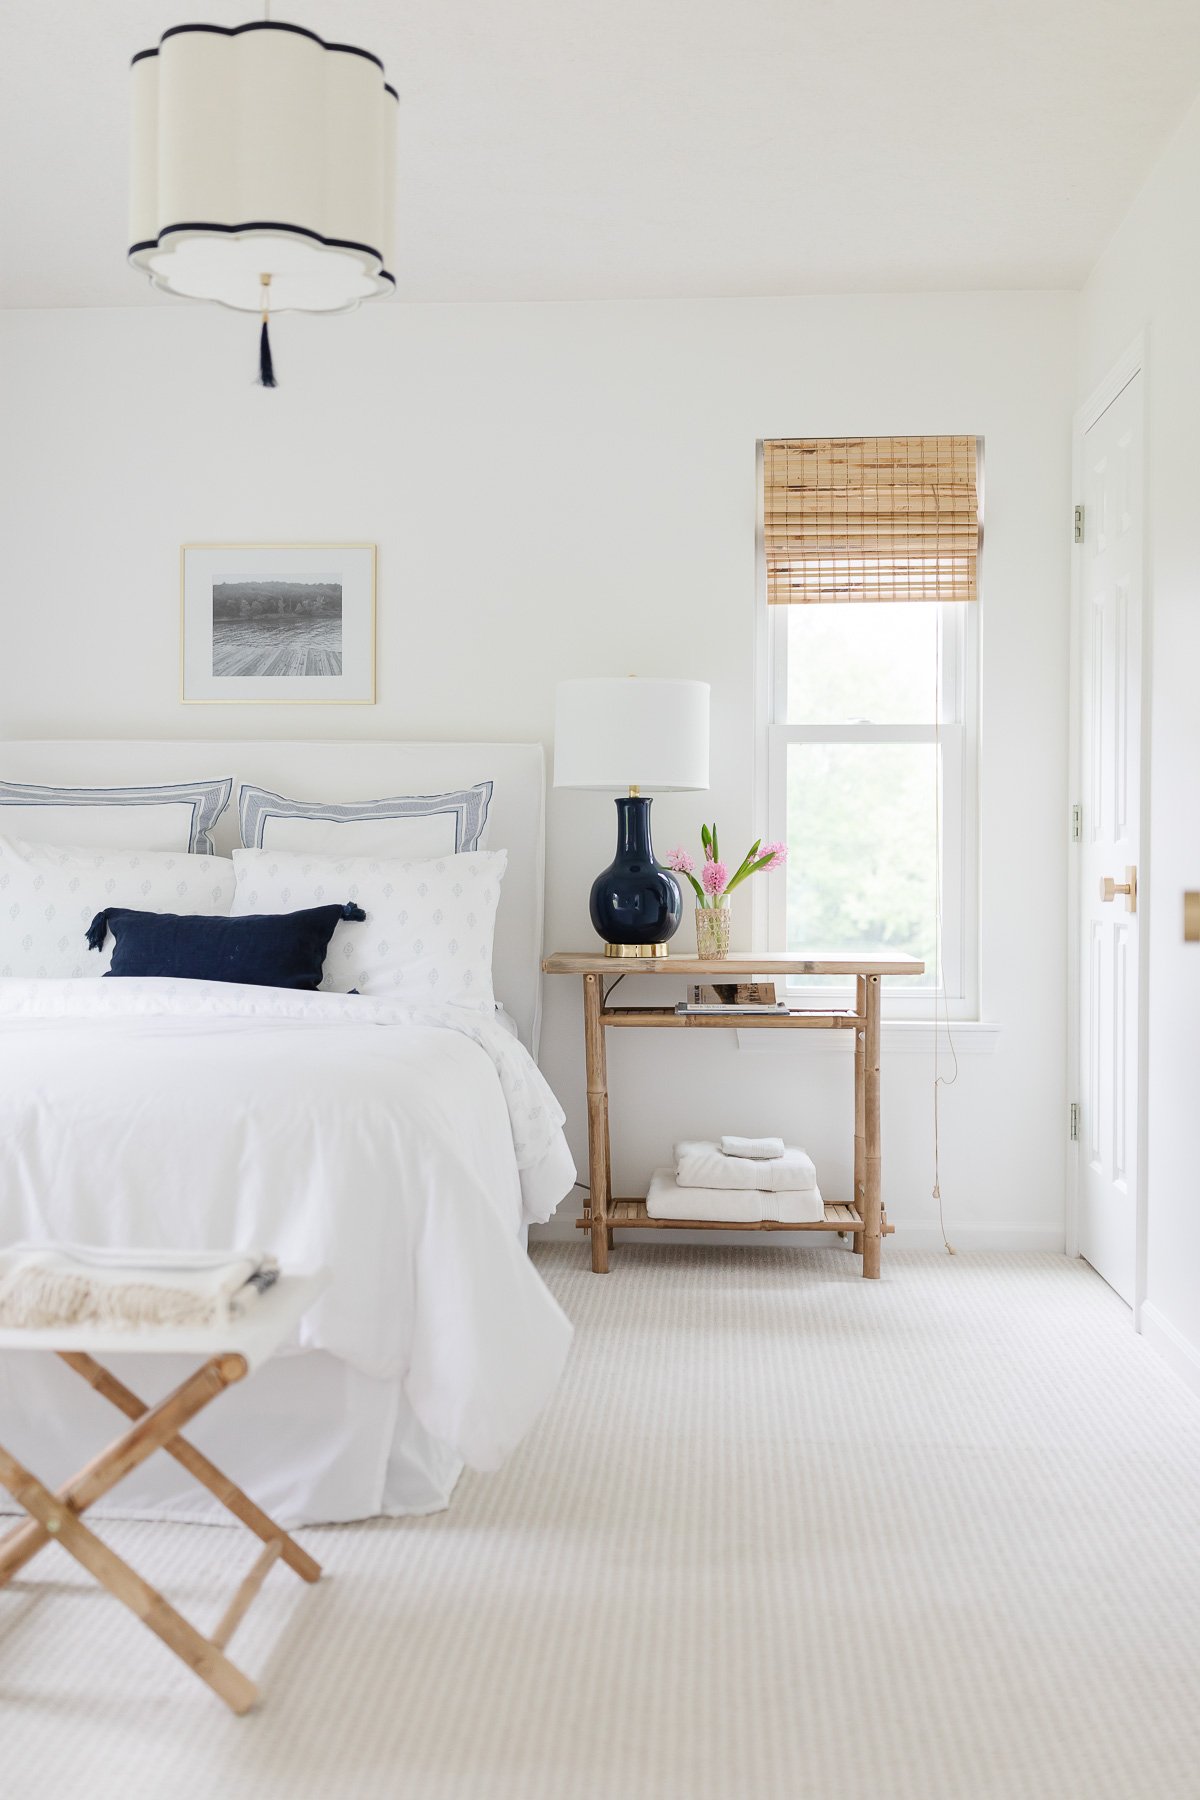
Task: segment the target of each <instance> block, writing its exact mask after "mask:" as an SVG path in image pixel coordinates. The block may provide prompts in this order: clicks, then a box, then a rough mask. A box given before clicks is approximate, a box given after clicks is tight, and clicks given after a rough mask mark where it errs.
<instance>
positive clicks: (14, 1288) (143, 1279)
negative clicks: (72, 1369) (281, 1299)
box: [0, 1244, 279, 1331]
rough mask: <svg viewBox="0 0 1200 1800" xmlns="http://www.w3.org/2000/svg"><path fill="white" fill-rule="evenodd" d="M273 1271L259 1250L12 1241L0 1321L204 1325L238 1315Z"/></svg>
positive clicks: (38, 1327) (45, 1326)
mask: <svg viewBox="0 0 1200 1800" xmlns="http://www.w3.org/2000/svg"><path fill="white" fill-rule="evenodd" d="M278 1275H279V1265H278V1264H277V1263H276V1262H275V1261H274V1259H273V1258H272V1257H269V1256H265V1255H263V1254H262V1253H261V1252H257V1251H251V1252H246V1253H245V1254H238V1253H235V1252H232V1251H229V1252H224V1251H186V1250H120V1249H113V1250H108V1249H101V1248H99V1247H96V1248H93V1247H91V1246H84V1245H77V1244H58V1245H52V1246H42V1245H36V1244H17V1245H15V1246H14V1247H13V1248H12V1249H11V1250H6V1251H3V1252H0V1327H3V1328H5V1329H9V1330H18V1331H44V1330H49V1329H51V1328H53V1327H56V1326H75V1325H89V1326H94V1327H96V1328H97V1329H99V1330H103V1331H139V1330H147V1329H151V1330H152V1329H155V1328H166V1329H184V1330H192V1329H197V1328H198V1329H201V1330H203V1329H205V1328H207V1327H209V1326H218V1325H226V1324H228V1323H229V1322H230V1321H231V1320H232V1319H237V1318H240V1317H242V1315H243V1314H244V1313H245V1312H246V1311H247V1309H248V1308H249V1307H251V1306H253V1304H254V1302H255V1301H256V1300H257V1299H258V1297H259V1295H260V1294H262V1293H264V1292H265V1291H266V1289H267V1288H269V1287H270V1286H272V1284H273V1283H274V1282H275V1281H276V1279H277V1278H278Z"/></svg>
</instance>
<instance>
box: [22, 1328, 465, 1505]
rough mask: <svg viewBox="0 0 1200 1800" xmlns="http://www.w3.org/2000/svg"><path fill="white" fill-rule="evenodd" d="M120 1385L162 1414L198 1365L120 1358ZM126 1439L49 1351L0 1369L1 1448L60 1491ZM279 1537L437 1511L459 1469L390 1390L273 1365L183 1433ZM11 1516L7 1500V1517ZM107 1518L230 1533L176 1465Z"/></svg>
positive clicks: (330, 1363) (307, 1357)
mask: <svg viewBox="0 0 1200 1800" xmlns="http://www.w3.org/2000/svg"><path fill="white" fill-rule="evenodd" d="M106 1361H107V1364H108V1366H109V1367H110V1368H111V1370H112V1372H113V1374H114V1375H116V1376H117V1378H118V1380H120V1381H123V1382H124V1383H125V1384H126V1386H127V1387H130V1388H132V1389H133V1391H134V1393H135V1394H138V1395H140V1397H141V1398H142V1399H143V1400H147V1401H153V1400H156V1399H158V1398H159V1397H160V1396H161V1395H162V1394H165V1393H167V1392H169V1390H170V1389H171V1388H172V1387H174V1386H176V1385H177V1384H178V1383H179V1382H180V1381H182V1380H183V1379H184V1377H185V1376H186V1375H187V1374H188V1373H189V1372H190V1371H191V1370H192V1369H193V1368H194V1367H195V1358H188V1357H167V1356H155V1357H146V1356H142V1357H139V1356H119V1357H117V1356H114V1357H112V1358H109V1359H106ZM125 1429H126V1423H125V1421H123V1419H122V1415H121V1414H119V1413H118V1412H117V1411H116V1410H115V1408H114V1407H113V1406H112V1405H110V1403H109V1402H108V1401H107V1400H102V1399H101V1398H100V1396H99V1395H98V1394H95V1393H93V1391H92V1389H91V1388H90V1387H88V1385H87V1384H86V1382H84V1381H83V1380H81V1379H80V1377H79V1376H78V1375H76V1374H75V1373H74V1372H73V1371H72V1370H70V1369H68V1368H66V1367H65V1365H64V1364H62V1363H60V1362H59V1361H58V1359H57V1357H53V1356H47V1355H46V1354H45V1352H42V1351H38V1352H33V1351H29V1352H25V1351H11V1352H9V1353H7V1354H6V1355H5V1356H4V1357H2V1358H0V1442H2V1443H3V1444H4V1446H5V1448H6V1449H7V1450H9V1451H10V1452H11V1453H12V1455H14V1456H15V1457H16V1458H17V1460H18V1461H19V1462H22V1463H24V1464H25V1466H26V1467H27V1468H29V1469H31V1470H32V1471H33V1473H34V1474H36V1475H37V1476H38V1477H39V1478H40V1479H41V1480H42V1481H46V1482H48V1483H49V1485H50V1486H52V1487H57V1486H59V1485H60V1484H61V1483H62V1482H64V1481H66V1480H67V1479H68V1478H69V1477H70V1476H71V1475H73V1474H74V1473H75V1471H76V1470H77V1469H78V1468H80V1467H81V1465H82V1464H83V1463H84V1462H86V1461H87V1460H88V1458H89V1457H91V1456H94V1455H95V1454H96V1453H97V1452H98V1451H99V1450H101V1449H103V1447H104V1446H105V1445H106V1444H108V1443H111V1441H112V1440H113V1438H115V1437H117V1436H119V1435H120V1433H121V1432H122V1431H124V1430H125ZM186 1435H187V1436H188V1437H189V1438H190V1439H191V1440H192V1441H193V1442H194V1443H195V1444H196V1446H197V1448H198V1449H200V1450H203V1451H204V1453H205V1455H206V1456H210V1457H211V1458H212V1460H213V1461H214V1462H215V1463H216V1464H217V1466H218V1468H220V1469H222V1470H223V1471H224V1472H225V1473H226V1474H227V1475H228V1476H229V1477H230V1478H231V1479H232V1480H233V1481H235V1482H236V1483H237V1484H238V1486H239V1487H242V1488H244V1489H245V1491H246V1492H247V1493H248V1494H249V1495H250V1497H251V1498H252V1499H253V1500H257V1501H258V1503H259V1504H260V1505H261V1506H263V1507H265V1509H266V1510H267V1512H269V1513H270V1514H271V1515H272V1517H273V1518H275V1519H277V1520H278V1521H279V1523H280V1524H281V1525H285V1526H287V1527H289V1528H291V1527H293V1526H297V1525H311V1524H341V1523H344V1522H345V1521H347V1520H350V1519H365V1518H371V1517H374V1516H375V1515H376V1514H380V1513H383V1514H390V1515H392V1516H397V1515H403V1514H410V1515H411V1514H421V1513H431V1512H440V1511H441V1510H442V1509H443V1508H444V1507H445V1506H446V1505H447V1504H448V1503H449V1500H450V1495H451V1494H452V1493H453V1491H454V1484H455V1482H456V1481H457V1480H458V1477H459V1475H460V1473H461V1472H462V1466H463V1465H462V1461H461V1459H460V1458H459V1457H458V1456H456V1454H455V1453H454V1451H453V1450H450V1449H449V1448H448V1447H447V1446H446V1445H445V1444H441V1443H438V1442H437V1441H436V1439H434V1438H432V1437H430V1435H429V1433H428V1432H427V1431H426V1430H425V1429H424V1427H423V1426H422V1425H420V1424H419V1423H418V1422H417V1420H416V1418H415V1417H414V1415H413V1412H412V1409H411V1408H410V1407H409V1405H408V1403H407V1401H406V1400H405V1398H404V1395H403V1393H402V1392H401V1390H400V1387H399V1385H398V1384H397V1383H396V1382H395V1381H376V1380H373V1379H372V1378H371V1377H370V1376H367V1375H362V1374H360V1373H359V1372H358V1371H357V1370H356V1369H352V1368H351V1367H350V1366H349V1364H348V1363H344V1362H341V1361H339V1360H338V1359H337V1358H336V1357H333V1356H330V1355H329V1354H328V1353H327V1352H326V1351H323V1350H299V1351H295V1352H293V1353H291V1354H284V1355H281V1356H277V1357H275V1358H274V1359H273V1360H272V1361H271V1362H269V1363H267V1364H265V1365H264V1366H263V1368H261V1369H260V1370H258V1372H257V1373H256V1374H254V1375H252V1376H251V1377H250V1379H249V1380H247V1381H246V1382H244V1383H241V1384H239V1385H238V1386H235V1387H232V1388H230V1389H229V1390H228V1391H227V1392H226V1393H224V1394H222V1395H221V1397H220V1399H219V1400H217V1402H216V1403H215V1405H213V1406H211V1407H209V1408H207V1409H206V1410H205V1412H204V1414H203V1416H202V1417H201V1418H199V1419H197V1420H196V1422H195V1425H194V1426H192V1427H190V1428H189V1430H188V1432H187V1434H186ZM15 1510H17V1508H16V1504H15V1502H14V1501H12V1500H11V1499H10V1498H9V1496H8V1495H7V1494H6V1493H5V1492H4V1490H3V1489H0V1511H15ZM94 1510H95V1513H96V1515H97V1516H98V1517H102V1516H104V1515H106V1514H107V1516H108V1517H110V1518H118V1517H119V1518H141V1517H148V1516H153V1517H155V1518H164V1517H167V1518H173V1519H186V1520H192V1521H195V1522H198V1523H202V1524H211V1525H218V1524H219V1525H231V1524H234V1523H235V1521H234V1520H233V1519H232V1517H231V1515H230V1514H229V1513H227V1512H226V1511H225V1509H224V1507H222V1506H220V1505H219V1504H218V1503H217V1501H215V1500H214V1499H212V1498H211V1496H210V1495H209V1494H208V1493H207V1492H206V1491H205V1490H204V1489H203V1488H201V1487H199V1486H198V1485H197V1484H196V1482H195V1481H193V1480H192V1478H191V1476H189V1475H188V1474H187V1473H186V1472H185V1471H184V1470H183V1469H181V1468H180V1467H179V1465H178V1464H177V1463H176V1462H174V1461H173V1460H172V1458H171V1457H169V1456H166V1455H163V1454H162V1453H161V1452H160V1453H158V1454H156V1455H155V1456H152V1457H151V1458H150V1460H149V1461H148V1462H146V1463H143V1464H142V1467H141V1468H140V1469H138V1470H136V1471H135V1472H134V1473H133V1474H132V1475H130V1476H129V1477H128V1478H127V1479H126V1480H125V1481H123V1482H121V1484H120V1486H119V1487H117V1488H114V1490H113V1492H112V1494H111V1495H110V1496H109V1497H108V1499H107V1500H104V1501H101V1502H100V1503H99V1504H98V1505H97V1506H96V1507H95V1509H94Z"/></svg>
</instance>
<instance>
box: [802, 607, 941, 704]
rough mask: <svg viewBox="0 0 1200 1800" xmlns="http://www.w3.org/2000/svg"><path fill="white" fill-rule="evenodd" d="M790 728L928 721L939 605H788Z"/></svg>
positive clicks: (934, 678)
mask: <svg viewBox="0 0 1200 1800" xmlns="http://www.w3.org/2000/svg"><path fill="white" fill-rule="evenodd" d="M781 610H782V611H783V612H785V613H786V615H787V625H786V630H787V674H788V693H787V709H788V711H787V719H786V721H783V722H784V723H787V724H789V725H850V724H856V723H861V722H862V721H864V720H866V721H869V722H870V723H871V724H873V725H928V724H932V723H933V720H934V718H935V717H936V707H937V696H936V681H937V633H938V616H939V613H940V610H941V609H940V608H939V607H938V606H936V605H934V604H933V603H932V602H930V601H928V600H920V601H906V600H900V601H889V602H888V603H886V604H883V603H880V604H878V605H855V604H854V603H853V602H849V603H847V604H846V605H841V606H838V605H835V606H787V607H783V608H782V609H781Z"/></svg>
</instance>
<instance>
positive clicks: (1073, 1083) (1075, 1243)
mask: <svg viewBox="0 0 1200 1800" xmlns="http://www.w3.org/2000/svg"><path fill="white" fill-rule="evenodd" d="M1147 337H1148V333H1147V332H1146V331H1145V330H1143V331H1140V332H1139V333H1138V335H1137V336H1136V337H1135V338H1134V339H1133V340H1132V341H1131V342H1130V343H1129V344H1127V345H1126V347H1125V349H1124V350H1123V351H1122V353H1121V355H1120V356H1119V357H1118V358H1117V360H1116V362H1115V363H1114V364H1113V365H1112V367H1111V368H1110V369H1109V371H1108V373H1107V375H1105V376H1104V378H1103V380H1102V381H1100V382H1099V383H1098V384H1097V386H1096V387H1095V388H1094V389H1093V390H1092V392H1091V393H1090V394H1089V395H1088V397H1087V399H1086V400H1085V401H1084V403H1083V405H1082V406H1081V407H1080V408H1079V410H1078V411H1077V412H1076V414H1075V419H1074V425H1073V430H1072V440H1071V492H1072V493H1073V494H1074V496H1075V501H1074V502H1073V504H1079V502H1080V501H1081V500H1082V495H1083V442H1084V438H1085V437H1086V436H1087V433H1088V432H1089V431H1090V430H1091V428H1092V426H1093V425H1095V423H1096V422H1097V420H1098V419H1100V418H1101V416H1102V415H1103V414H1104V413H1106V412H1107V411H1108V409H1109V407H1110V406H1111V405H1112V404H1113V402H1114V400H1116V399H1117V398H1118V397H1119V396H1120V395H1121V394H1123V393H1124V391H1125V389H1126V388H1127V387H1128V386H1129V384H1130V382H1131V381H1133V380H1134V379H1135V378H1136V377H1137V376H1138V375H1140V376H1141V378H1142V403H1141V421H1140V423H1141V433H1142V494H1141V501H1142V598H1141V618H1140V625H1141V719H1140V732H1139V738H1140V741H1139V745H1138V763H1139V769H1138V786H1139V797H1140V806H1139V814H1138V844H1137V855H1138V862H1137V869H1138V909H1137V912H1136V914H1134V915H1133V917H1134V918H1135V919H1136V926H1135V929H1136V932H1137V945H1138V1019H1137V1056H1138V1095H1137V1110H1138V1154H1137V1207H1136V1211H1135V1217H1134V1276H1133V1328H1134V1330H1135V1331H1141V1329H1142V1308H1143V1305H1144V1302H1145V1296H1146V1220H1147V1205H1148V1199H1149V1195H1148V1192H1147V1181H1146V1170H1147V1153H1148V1148H1149V1134H1148V1131H1147V1129H1146V1127H1147V1055H1146V1050H1147V1039H1148V1019H1149V996H1150V982H1149V973H1150V970H1149V941H1148V940H1149V932H1148V931H1147V929H1146V919H1147V916H1148V911H1149V907H1148V902H1149V899H1150V892H1151V889H1150V876H1151V870H1150V864H1149V855H1148V850H1149V841H1150V829H1149V827H1150V668H1151V621H1152V616H1153V607H1152V605H1151V585H1150V583H1151V557H1150V483H1149V467H1150V432H1149V381H1148V344H1147ZM1084 530H1085V532H1086V530H1087V523H1086V520H1085V522H1084ZM1080 548H1081V546H1078V547H1077V546H1075V545H1074V544H1073V545H1072V551H1071V633H1070V665H1069V666H1070V725H1069V738H1068V755H1067V768H1068V781H1069V792H1068V795H1067V806H1066V808H1065V809H1064V815H1065V816H1064V821H1063V829H1064V830H1067V829H1068V821H1069V818H1070V806H1071V805H1072V804H1073V803H1074V802H1075V801H1077V800H1079V799H1081V795H1080V792H1079V783H1080V770H1081V767H1082V756H1081V743H1080V734H1081V731H1082V728H1083V707H1082V696H1081V693H1080V682H1079V649H1080V604H1081V588H1082V559H1081V556H1080ZM1070 851H1071V854H1070V855H1069V858H1068V870H1067V1080H1068V1092H1067V1100H1068V1103H1069V1102H1070V1101H1072V1100H1078V1099H1079V1098H1080V1094H1079V1084H1080V1069H1081V1059H1080V1050H1081V1045H1080V1042H1079V1001H1080V992H1079V951H1080V937H1079V912H1080V899H1081V895H1080V885H1079V884H1080V873H1079V864H1080V857H1079V853H1078V850H1077V847H1076V846H1075V845H1074V844H1071V845H1070ZM1079 1155H1080V1148H1079V1145H1078V1144H1077V1143H1072V1142H1070V1140H1068V1143H1067V1159H1066V1201H1067V1204H1066V1250H1067V1255H1068V1256H1073V1257H1077V1256H1078V1255H1079V1211H1080V1205H1079V1189H1080V1174H1079Z"/></svg>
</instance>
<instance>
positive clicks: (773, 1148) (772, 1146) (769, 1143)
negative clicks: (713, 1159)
mask: <svg viewBox="0 0 1200 1800" xmlns="http://www.w3.org/2000/svg"><path fill="white" fill-rule="evenodd" d="M721 1155H722V1156H748V1157H750V1158H751V1159H752V1160H753V1161H754V1162H770V1161H772V1160H773V1159H774V1158H775V1157H777V1156H782V1155H783V1139H782V1138H772V1137H762V1138H743V1137H723V1138H722V1139H721Z"/></svg>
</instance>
